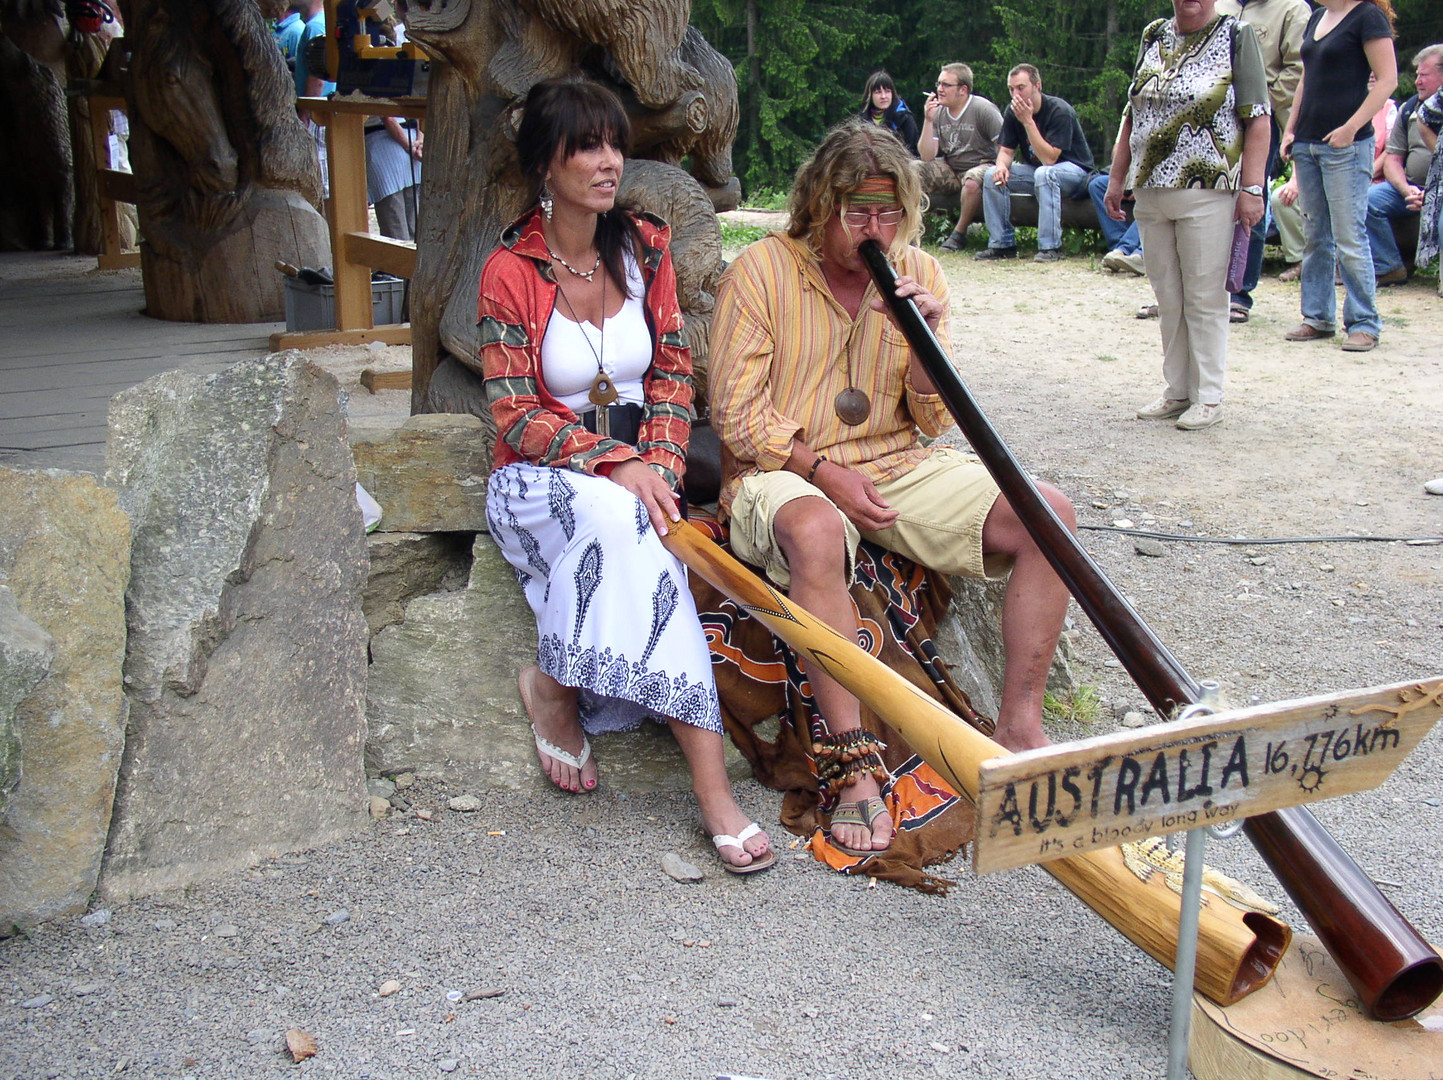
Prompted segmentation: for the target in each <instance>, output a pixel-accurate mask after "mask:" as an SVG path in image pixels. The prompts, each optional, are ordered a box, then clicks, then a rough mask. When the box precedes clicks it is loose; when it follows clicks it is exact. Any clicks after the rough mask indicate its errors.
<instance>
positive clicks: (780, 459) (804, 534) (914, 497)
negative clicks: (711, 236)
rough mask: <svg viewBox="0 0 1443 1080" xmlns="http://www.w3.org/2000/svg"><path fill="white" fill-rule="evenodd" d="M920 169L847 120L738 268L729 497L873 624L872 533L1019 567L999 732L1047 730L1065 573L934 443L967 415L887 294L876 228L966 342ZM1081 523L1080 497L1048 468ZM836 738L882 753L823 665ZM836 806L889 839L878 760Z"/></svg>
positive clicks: (858, 749) (1008, 615) (985, 573)
mask: <svg viewBox="0 0 1443 1080" xmlns="http://www.w3.org/2000/svg"><path fill="white" fill-rule="evenodd" d="M920 201H921V188H920V185H919V183H918V179H917V173H916V170H915V168H914V166H913V165H912V163H911V161H910V155H908V153H907V151H906V149H905V148H904V147H903V146H902V145H901V144H900V143H899V142H898V141H897V140H896V139H895V138H893V137H892V136H891V134H890V133H889V132H887V131H884V130H881V129H879V128H875V127H870V126H867V125H861V124H857V123H856V122H847V123H844V124H841V125H839V126H838V127H835V128H833V129H832V130H831V131H830V132H829V133H828V134H827V136H826V138H825V139H824V140H823V142H822V144H821V146H820V147H818V149H817V151H816V153H815V154H814V155H813V156H812V158H811V160H810V161H808V162H807V163H806V164H805V165H803V166H802V168H801V170H800V171H799V172H798V174H797V178H796V181H795V183H794V184H793V187H792V192H791V195H790V197H789V200H788V209H789V211H790V215H791V220H790V223H789V225H788V227H787V231H786V233H785V234H782V233H774V234H772V235H771V236H768V237H766V238H765V239H763V240H759V241H758V242H757V243H755V244H753V245H752V246H751V247H749V248H748V249H747V250H746V251H744V252H743V253H742V254H741V256H739V257H738V258H737V260H736V261H735V262H733V263H732V264H731V266H730V267H729V268H728V269H727V272H726V274H725V275H724V276H723V278H722V283H721V288H720V291H719V293H718V297H717V307H716V315H715V319H714V322H713V324H712V343H713V344H712V358H711V379H710V383H711V390H712V423H713V425H714V426H715V427H716V430H717V433H718V434H719V435H720V437H721V439H722V442H723V445H724V446H725V448H726V450H727V451H728V454H729V457H730V461H729V462H728V464H729V468H728V475H727V478H726V482H725V484H724V486H723V490H722V495H721V501H720V508H721V512H722V514H723V515H724V516H725V517H727V518H729V520H730V524H731V545H732V550H733V552H734V553H735V554H736V555H737V557H738V558H740V559H742V560H743V561H745V562H749V563H751V564H753V565H755V566H760V567H762V568H764V569H765V571H766V573H767V574H768V575H769V576H770V577H771V578H772V579H773V580H774V581H776V582H777V583H778V584H779V585H780V586H782V587H783V588H786V589H788V591H789V593H790V595H791V597H792V599H793V600H795V601H796V602H797V603H798V604H800V605H801V606H802V607H804V608H806V609H807V610H808V611H810V612H812V613H813V614H814V615H816V616H817V617H819V618H821V619H823V620H824V621H826V622H827V623H828V624H830V625H831V626H833V627H835V628H836V629H837V631H838V632H839V633H841V634H842V635H843V636H844V637H847V638H848V639H849V640H855V639H856V635H857V621H856V615H855V611H854V609H853V607H852V601H851V598H850V596H849V595H848V592H847V588H848V584H849V581H850V579H851V575H852V558H853V553H854V551H855V549H856V546H857V543H858V540H859V537H865V538H867V539H869V540H873V541H875V542H876V543H877V544H879V545H881V546H882V547H884V548H886V549H888V550H890V551H896V552H898V553H900V554H902V555H905V556H906V557H908V558H910V559H912V560H914V561H916V562H918V563H920V564H922V565H924V566H928V567H931V568H932V569H934V570H937V571H939V572H941V573H946V574H966V575H970V576H974V577H995V576H1001V575H1003V574H1005V573H1006V572H1007V571H1008V569H1009V568H1010V569H1011V579H1010V581H1009V583H1008V587H1007V593H1006V599H1005V602H1004V607H1003V616H1002V637H1003V644H1004V646H1005V648H1006V654H1007V663H1006V671H1005V674H1004V680H1003V689H1002V700H1001V707H1000V710H999V715H998V717H997V730H996V739H997V741H998V742H1000V743H1002V744H1003V745H1004V746H1006V747H1008V748H1009V749H1012V750H1024V749H1028V748H1031V747H1036V746H1043V745H1046V744H1047V742H1048V740H1047V738H1046V736H1045V735H1044V734H1043V732H1042V694H1043V689H1044V686H1045V684H1046V681H1047V673H1048V668H1049V666H1050V665H1051V662H1052V654H1053V651H1054V649H1055V648H1056V645H1057V638H1058V634H1059V632H1060V631H1061V628H1062V620H1063V615H1064V613H1065V612H1066V609H1067V602H1068V592H1067V588H1066V587H1065V586H1064V585H1063V584H1062V582H1061V581H1060V580H1059V579H1058V578H1057V576H1056V574H1055V573H1053V570H1052V568H1051V566H1050V565H1049V564H1048V562H1047V559H1046V557H1045V556H1044V555H1043V554H1042V552H1041V551H1039V550H1038V549H1037V547H1036V546H1035V545H1034V544H1033V542H1032V540H1031V538H1030V537H1029V536H1028V534H1027V531H1026V529H1025V528H1024V527H1023V525H1022V522H1021V521H1020V520H1019V519H1018V517H1017V515H1016V514H1015V513H1014V511H1013V510H1012V508H1011V506H1010V505H1009V504H1008V502H1007V501H1006V500H1005V499H1004V498H1002V497H1000V495H999V492H998V489H997V486H996V485H995V484H994V483H993V481H992V478H991V477H990V476H989V475H988V473H987V470H986V469H985V468H984V467H983V466H982V465H981V464H980V463H979V462H978V461H977V460H976V459H975V458H974V457H972V456H971V455H970V454H965V453H962V452H961V451H959V450H956V449H954V448H951V447H943V446H933V447H930V448H929V447H927V446H924V445H923V443H922V437H923V436H936V435H938V434H940V433H941V432H942V430H943V429H944V428H946V427H947V426H948V425H949V424H950V423H951V417H950V415H949V414H948V412H947V408H946V405H945V404H944V403H943V401H942V399H941V397H940V396H939V395H938V394H937V393H936V387H935V386H934V385H933V383H932V382H931V380H930V379H929V378H928V377H927V375H926V372H925V370H924V369H923V368H922V366H921V364H920V362H919V361H918V360H917V358H916V357H915V356H914V355H913V353H912V350H911V348H910V347H909V346H908V344H907V342H906V340H905V339H904V338H903V336H902V334H901V332H900V331H899V330H898V329H897V327H896V326H895V325H894V324H893V322H892V321H891V317H890V316H889V315H887V314H885V307H884V304H883V301H882V299H881V297H880V296H878V294H877V291H876V286H875V285H874V284H873V283H872V279H871V276H870V275H869V274H868V272H867V269H866V267H865V265H864V264H863V262H862V259H861V257H860V256H859V255H858V253H857V248H858V246H859V245H860V244H861V243H862V242H863V241H864V240H867V239H875V240H877V241H878V243H880V244H881V245H882V247H883V249H884V250H886V251H888V252H889V254H890V256H891V258H892V259H893V260H895V262H896V266H897V270H898V272H899V274H900V275H901V276H900V279H899V284H898V288H897V292H898V295H901V296H909V297H911V298H912V300H913V301H914V302H915V303H916V304H917V307H918V309H919V310H920V312H921V314H922V316H923V317H924V318H925V319H926V320H927V322H928V325H930V326H931V327H932V328H933V330H934V331H935V332H936V333H937V335H938V338H939V340H940V341H941V343H942V345H943V347H944V348H947V347H948V325H949V322H950V306H949V300H948V290H947V282H946V280H945V278H944V277H943V275H942V270H941V267H940V266H939V264H938V263H937V261H936V259H934V258H933V257H932V256H930V255H928V254H926V253H924V252H923V251H922V250H921V249H920V248H918V247H915V246H911V245H912V241H914V240H915V239H916V237H917V236H918V235H919V234H920V231H921V224H922V219H921V211H920ZM1040 486H1041V488H1042V490H1043V491H1044V493H1045V495H1046V497H1047V499H1048V500H1049V502H1050V503H1051V504H1052V506H1053V507H1054V508H1055V509H1056V511H1057V513H1058V514H1059V516H1060V517H1061V518H1062V520H1063V521H1064V522H1066V523H1067V524H1068V526H1069V527H1072V526H1073V521H1074V519H1073V512H1072V505H1071V503H1069V502H1068V500H1067V498H1066V497H1065V496H1064V495H1062V494H1061V493H1060V492H1059V491H1057V490H1056V489H1055V488H1051V487H1049V486H1047V485H1040ZM807 677H808V681H809V682H810V684H811V690H812V695H813V697H814V699H815V701H816V704H817V708H818V711H819V712H820V713H821V715H822V717H823V718H824V719H825V721H826V725H827V731H828V737H827V743H828V744H829V745H826V746H823V748H822V751H821V752H819V753H818V755H817V756H818V759H819V772H820V766H821V764H822V763H823V761H825V760H829V759H832V758H837V759H839V760H840V761H842V762H844V763H851V762H854V761H856V760H857V759H859V758H860V759H863V760H870V757H869V755H870V753H871V751H870V749H869V747H867V746H866V745H863V744H866V743H867V739H866V738H865V733H863V732H861V731H860V728H859V724H860V721H859V707H858V703H857V700H856V698H854V697H853V696H852V695H851V694H850V693H848V692H847V691H846V690H845V689H844V688H843V687H842V686H841V685H840V684H839V683H837V682H835V681H834V680H833V679H832V677H831V676H830V675H829V674H828V673H827V672H825V671H821V670H817V669H815V668H813V669H810V670H808V672H807ZM838 771H839V772H840V773H842V774H843V779H842V783H844V784H849V789H848V791H847V794H846V796H845V797H844V798H845V800H846V801H844V802H842V803H841V805H839V806H838V807H837V809H836V810H835V811H834V812H833V815H832V827H831V834H832V842H833V844H835V845H836V846H838V847H840V848H842V850H844V851H852V852H868V851H880V850H884V849H886V848H887V846H888V845H889V843H890V842H891V838H892V833H893V823H892V821H891V820H890V818H889V817H888V814H887V813H886V808H885V805H884V804H883V801H882V800H881V799H880V798H878V793H879V788H878V784H877V780H876V778H875V777H874V776H873V775H872V774H871V773H870V772H868V771H866V770H865V769H860V768H856V769H854V768H851V767H849V764H844V765H841V766H838Z"/></svg>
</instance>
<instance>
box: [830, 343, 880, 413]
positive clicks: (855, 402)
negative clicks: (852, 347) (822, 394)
mask: <svg viewBox="0 0 1443 1080" xmlns="http://www.w3.org/2000/svg"><path fill="white" fill-rule="evenodd" d="M846 355H847V388H846V389H845V390H843V391H842V392H841V393H840V394H838V395H837V396H836V398H835V399H834V400H833V401H832V409H833V410H834V411H835V412H836V414H837V419H839V420H841V421H842V423H844V424H850V425H851V426H852V427H856V426H857V425H858V424H864V423H866V422H867V417H869V416H871V415H872V399H871V398H869V397H868V396H867V395H866V392H865V391H862V390H859V389H857V387H856V386H854V385H852V354H851V352H848V353H847V354H846Z"/></svg>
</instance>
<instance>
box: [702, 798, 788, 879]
mask: <svg viewBox="0 0 1443 1080" xmlns="http://www.w3.org/2000/svg"><path fill="white" fill-rule="evenodd" d="M726 801H727V802H729V803H730V804H731V805H730V806H729V807H724V808H722V807H718V808H715V809H713V811H712V812H711V813H708V811H707V808H706V807H703V808H702V813H701V827H702V828H703V829H705V830H706V833H707V835H708V836H712V837H716V836H728V837H731V838H733V839H737V838H741V846H740V847H735V846H733V845H731V844H723V845H721V846H719V847H718V848H717V858H719V859H721V861H722V862H724V863H727V864H729V865H731V866H736V867H746V866H751V865H752V864H753V863H754V862H757V861H759V860H764V859H765V860H767V861H770V858H769V857H770V856H771V850H772V841H771V838H770V837H769V836H767V834H766V833H765V832H763V831H762V830H761V829H760V828H758V829H757V830H756V831H755V832H753V833H752V834H751V835H750V836H743V834H744V833H745V832H746V831H747V830H748V829H749V828H750V827H751V825H752V820H751V818H749V817H747V815H746V814H744V813H742V811H741V808H740V807H739V806H737V804H736V803H735V802H732V801H731V800H730V799H727V800H726Z"/></svg>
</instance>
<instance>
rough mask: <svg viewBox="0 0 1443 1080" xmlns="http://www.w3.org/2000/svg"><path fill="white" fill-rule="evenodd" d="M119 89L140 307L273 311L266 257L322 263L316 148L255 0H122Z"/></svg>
mask: <svg viewBox="0 0 1443 1080" xmlns="http://www.w3.org/2000/svg"><path fill="white" fill-rule="evenodd" d="M122 10H123V13H124V15H125V24H126V40H127V41H128V43H129V45H130V48H131V61H130V74H129V79H128V85H127V98H128V100H129V103H130V113H131V163H132V167H133V168H134V170H135V175H136V184H137V195H138V206H139V209H140V228H141V232H142V234H143V236H144V242H143V243H142V245H141V267H142V269H143V273H144V278H145V299H146V305H147V312H148V314H150V315H152V316H155V317H157V318H162V319H177V320H183V321H192V322H262V321H270V320H275V319H279V318H281V317H282V315H283V313H284V310H285V304H284V299H283V294H282V291H281V279H280V275H278V274H277V273H276V272H275V269H274V266H275V262H276V260H277V259H284V260H286V261H287V262H291V263H294V264H296V265H312V266H318V265H329V264H330V240H329V237H328V235H327V232H326V223H325V221H324V220H323V219H322V217H321V215H320V212H319V209H318V208H319V207H320V202H321V177H320V170H319V168H318V167H317V164H316V155H315V150H314V145H313V144H312V142H311V140H310V137H309V136H308V135H307V134H306V132H305V129H304V128H302V127H301V124H300V121H299V120H298V119H297V118H296V112H295V104H294V103H295V89H294V84H293V83H292V81H291V77H290V75H289V73H288V72H287V71H286V66H285V61H284V60H282V59H281V55H280V52H279V51H278V50H277V49H276V47H275V42H274V39H273V38H272V35H271V31H270V29H269V28H268V27H267V26H266V24H265V21H264V19H263V18H262V15H261V11H260V8H259V7H258V6H257V3H256V0H129V2H128V3H127V4H125V5H123V7H122Z"/></svg>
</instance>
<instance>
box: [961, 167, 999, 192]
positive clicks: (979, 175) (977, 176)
mask: <svg viewBox="0 0 1443 1080" xmlns="http://www.w3.org/2000/svg"><path fill="white" fill-rule="evenodd" d="M995 164H996V162H994V161H989V162H987V163H986V164H984V165H974V166H973V167H972V168H970V169H968V170H967V171H966V172H965V173H963V174H962V182H963V183H964V184H965V183H966V182H967V181H968V180H971V181H972V182H973V183H975V184H976V185H977V186H978V187H981V186H982V179H983V177H984V176H986V174H987V170H988V169H990V168H992V166H993V165H995Z"/></svg>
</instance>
